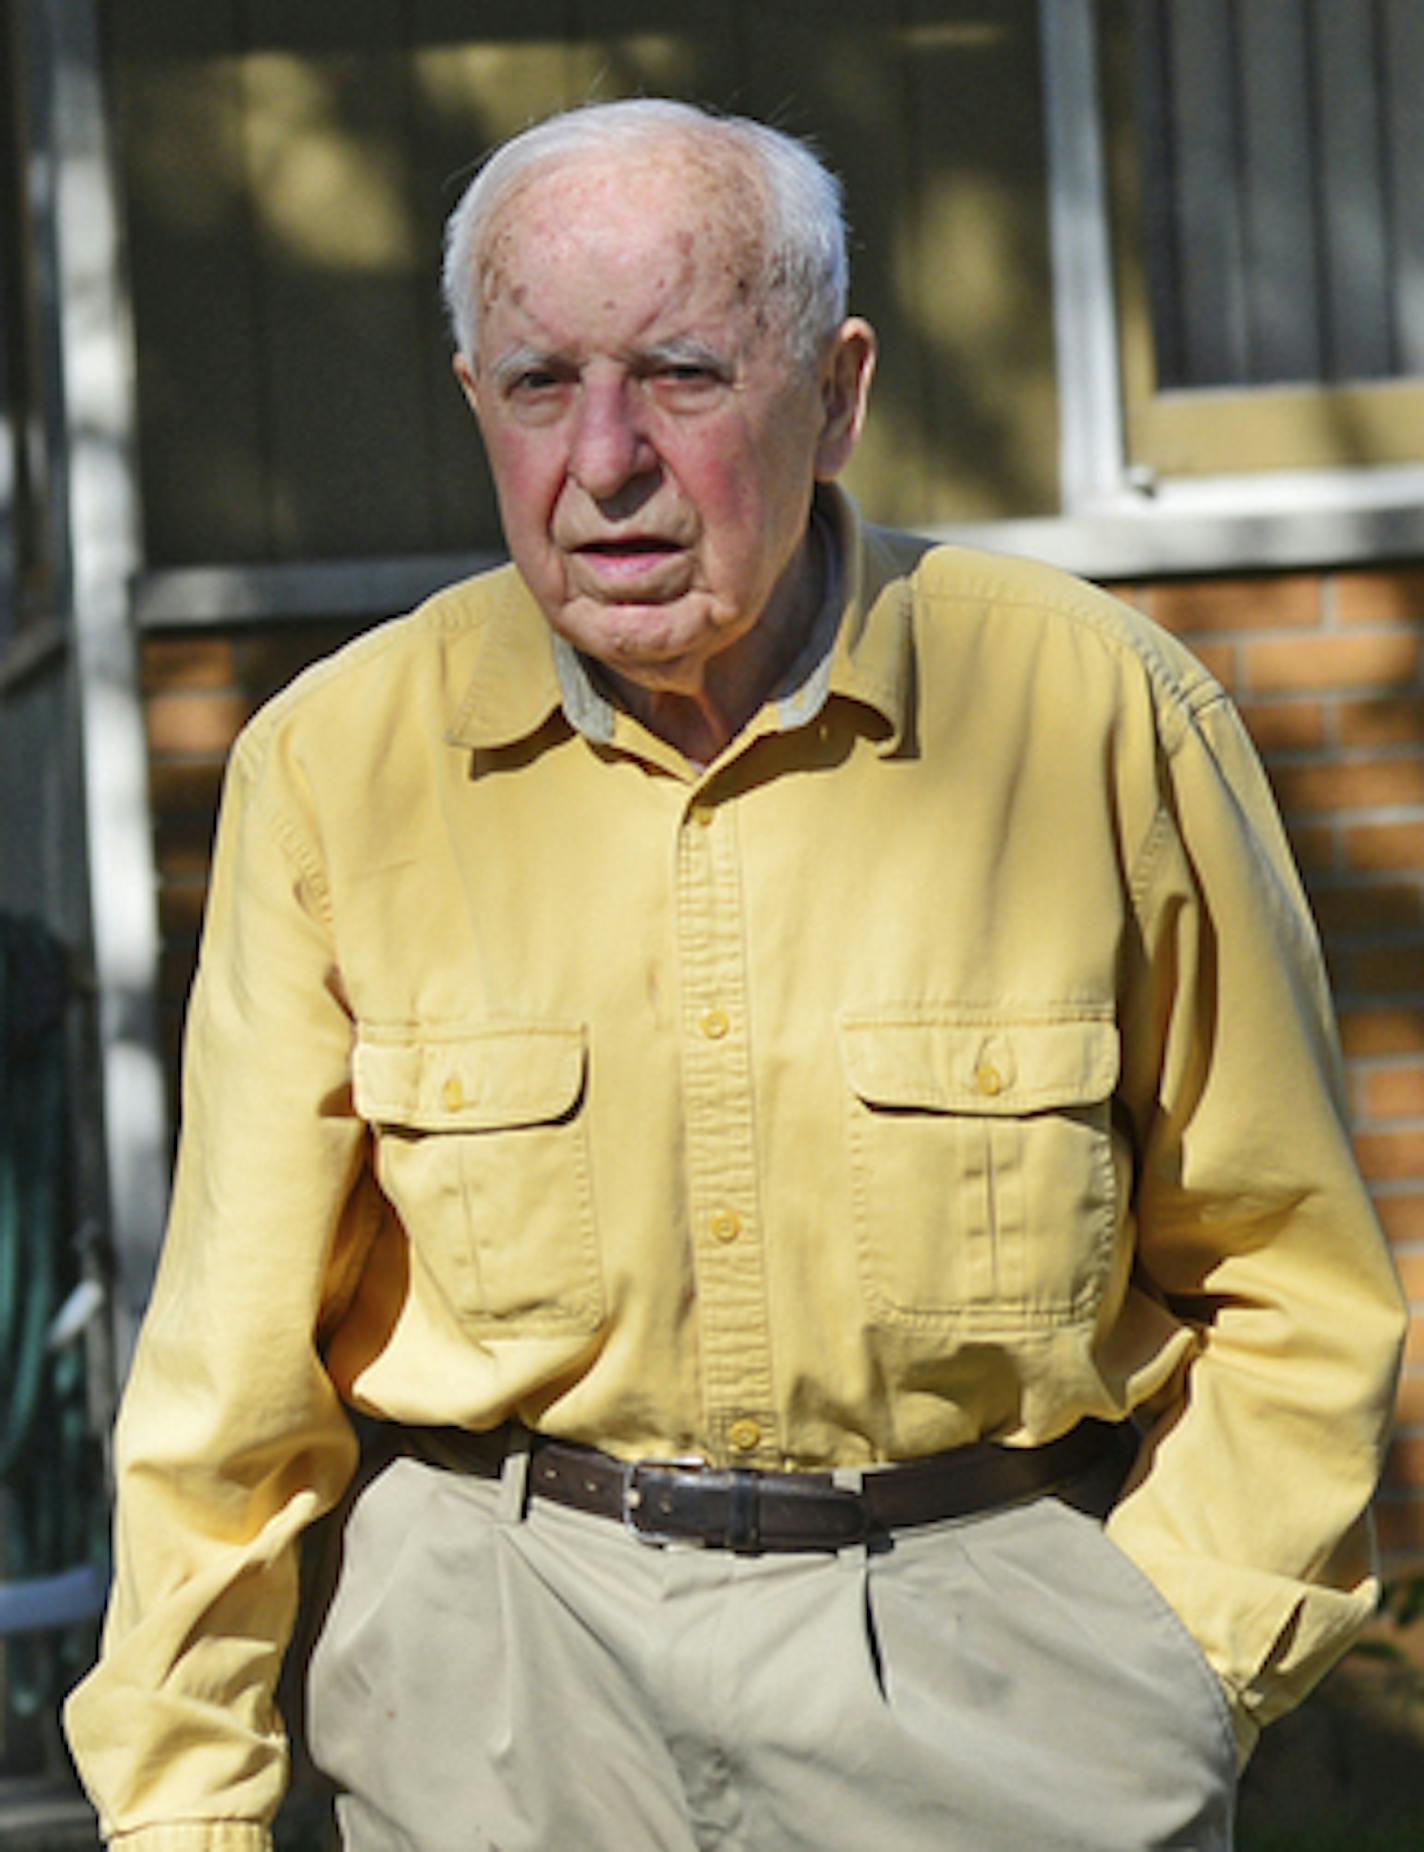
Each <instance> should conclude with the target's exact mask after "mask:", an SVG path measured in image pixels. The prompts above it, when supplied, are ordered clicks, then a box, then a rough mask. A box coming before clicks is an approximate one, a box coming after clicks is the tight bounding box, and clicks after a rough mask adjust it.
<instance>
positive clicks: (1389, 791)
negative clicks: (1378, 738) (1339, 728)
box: [1271, 757, 1424, 813]
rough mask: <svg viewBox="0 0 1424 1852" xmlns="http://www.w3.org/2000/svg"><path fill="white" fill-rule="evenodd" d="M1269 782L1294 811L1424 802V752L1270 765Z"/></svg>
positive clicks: (1369, 807)
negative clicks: (1402, 756) (1409, 755)
mask: <svg viewBox="0 0 1424 1852" xmlns="http://www.w3.org/2000/svg"><path fill="white" fill-rule="evenodd" d="M1271 783H1272V785H1274V787H1275V791H1276V798H1277V801H1278V802H1279V803H1280V806H1281V808H1282V810H1289V811H1293V812H1297V813H1298V812H1301V811H1311V810H1377V809H1382V808H1383V807H1384V806H1386V805H1393V804H1424V757H1420V758H1408V759H1360V760H1351V761H1348V762H1346V763H1343V764H1342V763H1340V762H1339V761H1337V762H1336V763H1335V764H1333V765H1331V764H1326V765H1273V766H1272V767H1271Z"/></svg>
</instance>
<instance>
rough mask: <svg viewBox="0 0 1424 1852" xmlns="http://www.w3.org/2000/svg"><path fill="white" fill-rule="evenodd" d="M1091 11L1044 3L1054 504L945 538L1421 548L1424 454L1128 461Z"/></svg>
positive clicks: (1144, 546)
mask: <svg viewBox="0 0 1424 1852" xmlns="http://www.w3.org/2000/svg"><path fill="white" fill-rule="evenodd" d="M1099 23H1100V5H1099V0H1040V4H1039V31H1040V45H1041V53H1042V64H1043V86H1044V127H1045V144H1046V151H1047V157H1046V158H1047V161H1048V201H1049V236H1050V246H1051V271H1052V276H1053V285H1054V301H1053V319H1054V339H1055V350H1056V354H1057V373H1058V393H1059V479H1060V506H1061V512H1060V513H1059V514H1058V515H1057V516H1049V517H1046V518H1040V519H1033V520H1023V521H1013V520H1009V521H998V522H992V523H983V524H981V525H979V526H977V527H975V528H964V527H956V528H955V529H953V530H949V529H946V530H942V531H943V532H944V534H945V537H953V538H956V539H966V538H969V539H979V538H982V539H984V540H986V541H987V543H988V544H990V545H994V546H998V547H1008V548H1012V549H1014V550H1018V549H1022V550H1024V551H1026V552H1033V553H1037V554H1039V555H1040V556H1043V557H1047V558H1050V559H1054V560H1057V561H1058V562H1059V563H1061V564H1064V565H1067V566H1069V567H1070V568H1072V569H1073V570H1076V571H1080V572H1087V573H1089V574H1091V575H1094V576H1098V577H1136V576H1148V575H1151V574H1156V573H1172V572H1189V571H1190V572H1205V571H1216V570H1241V569H1252V568H1280V569H1287V568H1301V567H1310V566H1327V565H1340V564H1347V563H1359V562H1364V561H1371V560H1378V559H1385V558H1388V559H1408V558H1416V557H1420V556H1424V463H1409V462H1399V463H1381V464H1359V465H1350V466H1319V465H1317V466H1314V467H1312V466H1309V465H1307V466H1305V467H1300V468H1291V469H1280V468H1266V469H1261V470H1255V471H1251V472H1249V473H1248V472H1245V471H1230V472H1227V471H1223V472H1221V473H1219V474H1207V473H1193V474H1190V475H1189V474H1186V473H1183V474H1168V473H1165V472H1163V473H1158V472H1156V471H1154V470H1153V469H1151V468H1150V467H1148V466H1145V465H1142V464H1139V463H1137V462H1135V460H1134V458H1133V455H1132V452H1131V450H1130V448H1129V431H1128V411H1127V408H1128V404H1129V390H1128V385H1129V382H1128V377H1127V374H1128V368H1129V366H1131V365H1134V364H1140V361H1139V360H1134V358H1133V357H1132V355H1131V353H1130V350H1129V349H1127V348H1125V345H1124V342H1125V338H1127V337H1128V336H1129V335H1130V332H1131V331H1130V329H1129V328H1128V327H1127V326H1126V325H1125V321H1124V317H1123V314H1122V306H1121V297H1120V291H1119V282H1120V279H1119V275H1118V269H1117V261H1116V256H1115V253H1114V248H1113V237H1112V187H1111V177H1110V174H1109V168H1108V159H1107V138H1106V132H1105V118H1104V105H1103V90H1102V84H1101V79H1100V43H1099ZM1268 390H1269V389H1268ZM1328 390H1329V389H1327V391H1328ZM1385 390H1388V391H1394V390H1400V389H1394V388H1385ZM1402 390H1403V391H1405V392H1411V391H1413V390H1414V388H1413V387H1412V386H1408V385H1406V386H1405V387H1404V388H1402ZM1233 396H1234V395H1233ZM1290 396H1296V395H1290ZM1304 396H1307V397H1316V396H1318V395H1311V394H1308V395H1304ZM1203 398H1205V395H1203ZM1198 415H1210V408H1208V410H1207V412H1205V413H1201V414H1198Z"/></svg>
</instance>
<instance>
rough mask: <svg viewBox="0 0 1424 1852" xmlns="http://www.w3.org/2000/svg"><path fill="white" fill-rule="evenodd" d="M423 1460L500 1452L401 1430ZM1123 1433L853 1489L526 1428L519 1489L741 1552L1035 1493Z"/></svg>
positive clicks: (484, 1470)
mask: <svg viewBox="0 0 1424 1852" xmlns="http://www.w3.org/2000/svg"><path fill="white" fill-rule="evenodd" d="M406 1433H407V1435H408V1436H409V1439H410V1443H411V1449H412V1451H414V1452H416V1453H417V1454H419V1455H420V1457H421V1458H423V1459H426V1460H428V1461H431V1462H433V1463H435V1464H439V1465H443V1466H448V1467H451V1468H453V1469H454V1470H456V1471H459V1472H468V1473H473V1474H475V1475H477V1476H478V1477H480V1478H485V1479H493V1478H497V1477H498V1476H499V1474H500V1471H501V1468H502V1465H503V1459H504V1456H505V1454H506V1452H507V1451H508V1450H509V1449H508V1447H507V1446H503V1445H501V1444H500V1436H499V1435H489V1434H485V1435H480V1434H472V1433H468V1432H465V1431H464V1430H462V1429H459V1428H424V1429H413V1430H411V1429H407V1430H406ZM1125 1438H1126V1431H1125V1430H1124V1429H1123V1428H1122V1427H1119V1426H1114V1425H1113V1424H1111V1423H1108V1422H1103V1421H1083V1422H1080V1423H1079V1424H1078V1426H1077V1427H1075V1428H1073V1429H1071V1430H1070V1431H1069V1432H1068V1433H1067V1434H1064V1435H1062V1436H1060V1438H1059V1439H1057V1440H1053V1441H1049V1442H1048V1443H1047V1445H1046V1446H1042V1447H1022V1448H1020V1447H1000V1446H996V1445H993V1444H992V1443H989V1442H981V1443H977V1444H976V1445H974V1446H969V1447H956V1448H953V1449H952V1450H951V1451H950V1452H948V1453H935V1454H929V1455H927V1456H926V1457H924V1458H923V1459H919V1460H909V1461H905V1462H903V1463H901V1464H898V1465H892V1466H880V1467H868V1468H867V1469H866V1470H865V1472H864V1474H863V1475H862V1480H861V1485H860V1489H859V1490H855V1489H853V1488H852V1487H851V1486H848V1485H840V1484H837V1483H836V1480H835V1478H834V1477H833V1476H832V1474H830V1473H827V1472H805V1473H772V1472H760V1471H754V1470H752V1469H750V1468H743V1467H733V1468H731V1469H730V1470H727V1471H722V1470H719V1469H716V1468H713V1467H705V1466H698V1465H689V1464H685V1463H679V1462H676V1461H662V1460H638V1461H626V1460H617V1459H614V1458H613V1456H612V1455H611V1454H607V1453H600V1452H599V1451H597V1450H596V1449H595V1448H592V1447H581V1446H576V1445H574V1444H572V1443H570V1442H568V1441H555V1440H546V1439H545V1438H544V1437H543V1436H542V1435H539V1434H531V1435H530V1436H529V1468H528V1482H527V1484H528V1491H529V1493H530V1494H531V1495H533V1496H535V1497H538V1498H548V1499H552V1500H553V1501H554V1503H555V1504H560V1505H569V1506H572V1508H573V1509H574V1510H576V1511H587V1512H591V1513H593V1514H594V1515H595V1516H597V1517H603V1518H615V1519H618V1520H619V1521H620V1522H622V1523H623V1524H625V1525H626V1526H627V1527H628V1529H629V1530H631V1531H632V1532H633V1533H634V1534H635V1535H636V1536H638V1537H639V1538H641V1539H642V1540H643V1541H644V1542H647V1543H690V1544H700V1545H702V1546H703V1547H705V1548H707V1549H718V1550H734V1551H738V1552H740V1553H743V1554H751V1555H755V1554H759V1553H761V1552H763V1551H781V1550H787V1551H790V1550H839V1549H842V1548H844V1547H845V1546H846V1545H849V1544H856V1543H866V1542H870V1541H872V1540H873V1539H874V1538H876V1537H877V1536H882V1537H883V1536H885V1535H888V1534H889V1533H890V1532H892V1531H896V1530H903V1529H906V1528H908V1527H910V1526H912V1525H916V1524H933V1523H936V1522H938V1521H940V1520H942V1519H945V1518H964V1517H969V1516H971V1515H972V1514H973V1513H975V1512H982V1511H988V1510H992V1509H993V1508H994V1507H995V1506H998V1505H1008V1504H1012V1503H1015V1502H1016V1501H1018V1500H1020V1499H1026V1498H1034V1497H1039V1496H1041V1495H1042V1494H1043V1493H1045V1492H1051V1491H1052V1490H1054V1488H1055V1487H1058V1486H1062V1485H1063V1484H1064V1483H1065V1482H1066V1481H1068V1480H1070V1479H1073V1478H1076V1477H1077V1475H1079V1474H1080V1473H1084V1472H1086V1471H1087V1470H1088V1468H1089V1467H1092V1466H1095V1465H1097V1464H1098V1463H1099V1462H1100V1461H1102V1460H1104V1459H1105V1458H1106V1457H1107V1456H1108V1455H1109V1454H1111V1453H1115V1452H1118V1451H1119V1450H1120V1449H1121V1448H1122V1446H1123V1443H1124V1440H1125Z"/></svg>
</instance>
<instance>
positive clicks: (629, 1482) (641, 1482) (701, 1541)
mask: <svg viewBox="0 0 1424 1852" xmlns="http://www.w3.org/2000/svg"><path fill="white" fill-rule="evenodd" d="M706 1470H707V1461H706V1460H705V1459H704V1458H703V1456H702V1455H701V1454H700V1453H683V1454H673V1455H671V1456H669V1457H668V1458H666V1459H659V1458H656V1457H655V1458H652V1459H646V1460H629V1461H627V1462H626V1463H625V1466H624V1472H623V1500H622V1508H621V1511H620V1514H619V1515H620V1516H621V1518H622V1520H623V1528H624V1530H626V1531H628V1532H629V1534H630V1535H632V1536H634V1537H636V1538H637V1539H638V1542H639V1543H645V1544H648V1545H649V1546H650V1547H651V1548H653V1549H660V1550H661V1549H666V1548H667V1546H668V1545H669V1544H670V1543H682V1544H686V1545H688V1546H689V1548H692V1549H697V1550H703V1549H706V1548H707V1539H706V1538H705V1537H699V1536H698V1535H697V1533H696V1532H695V1531H668V1530H659V1529H658V1528H657V1523H656V1519H655V1517H654V1516H653V1515H652V1514H651V1513H650V1511H649V1504H648V1487H647V1485H646V1483H645V1477H646V1475H647V1474H650V1473H659V1472H663V1473H666V1472H674V1473H699V1472H705V1471H706Z"/></svg>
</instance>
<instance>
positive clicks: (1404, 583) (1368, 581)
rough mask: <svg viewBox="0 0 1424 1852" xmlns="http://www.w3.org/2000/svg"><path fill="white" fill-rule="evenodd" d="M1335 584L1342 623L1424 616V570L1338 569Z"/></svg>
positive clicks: (1404, 620)
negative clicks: (1348, 570) (1346, 570)
mask: <svg viewBox="0 0 1424 1852" xmlns="http://www.w3.org/2000/svg"><path fill="white" fill-rule="evenodd" d="M1332 584H1333V590H1334V608H1335V615H1336V617H1338V618H1339V620H1340V622H1341V623H1342V624H1392V623H1408V622H1409V621H1410V620H1411V619H1414V620H1418V619H1424V572H1420V571H1417V570H1409V571H1403V572H1401V571H1383V572H1339V573H1336V574H1334V576H1333V580H1332Z"/></svg>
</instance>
